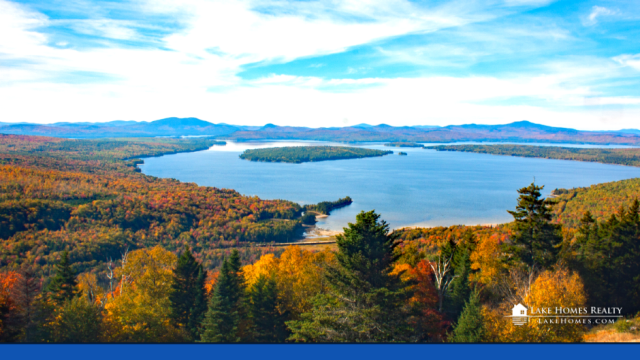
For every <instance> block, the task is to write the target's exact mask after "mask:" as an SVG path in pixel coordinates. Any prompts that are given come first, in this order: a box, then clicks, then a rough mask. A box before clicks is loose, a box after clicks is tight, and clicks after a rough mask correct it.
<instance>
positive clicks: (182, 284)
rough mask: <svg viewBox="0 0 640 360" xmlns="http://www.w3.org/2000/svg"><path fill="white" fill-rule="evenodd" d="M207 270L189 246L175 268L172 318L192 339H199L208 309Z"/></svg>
mask: <svg viewBox="0 0 640 360" xmlns="http://www.w3.org/2000/svg"><path fill="white" fill-rule="evenodd" d="M205 277H206V275H205V271H204V270H203V268H202V265H201V264H200V263H198V262H197V261H196V259H195V258H194V257H193V255H192V254H191V251H190V250H189V248H187V249H186V251H185V252H183V253H182V255H181V256H180V258H179V259H178V264H177V265H176V268H175V269H174V270H173V281H172V283H171V294H170V295H169V301H170V302H171V320H172V322H173V324H174V325H175V326H176V327H178V328H183V329H186V330H187V332H188V333H189V336H190V338H191V339H197V337H198V334H199V324H200V323H201V322H202V319H203V317H204V313H205V311H206V310H207V307H206V301H205V289H204V283H205Z"/></svg>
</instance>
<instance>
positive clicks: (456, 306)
mask: <svg viewBox="0 0 640 360" xmlns="http://www.w3.org/2000/svg"><path fill="white" fill-rule="evenodd" d="M475 246H476V239H475V235H474V234H473V233H472V232H467V233H465V235H464V237H463V238H462V239H461V240H460V242H459V243H458V244H457V246H456V248H455V252H454V254H453V260H452V264H453V274H454V276H455V278H454V279H453V281H451V285H450V286H449V294H448V297H449V298H450V299H449V301H448V303H447V307H446V312H447V313H448V315H449V316H450V318H451V319H453V320H456V319H457V318H458V316H460V314H461V313H462V309H463V308H464V305H465V302H466V301H467V300H468V299H469V296H470V295H471V286H470V284H469V275H471V273H472V270H471V253H472V252H473V251H474V249H475Z"/></svg>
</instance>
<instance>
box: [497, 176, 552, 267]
mask: <svg viewBox="0 0 640 360" xmlns="http://www.w3.org/2000/svg"><path fill="white" fill-rule="evenodd" d="M542 189H544V186H537V185H536V184H535V183H531V185H529V186H527V187H525V188H522V189H519V190H518V193H520V196H519V197H518V205H517V206H516V210H515V211H508V212H509V214H511V215H512V216H513V218H514V219H515V227H516V234H515V236H513V237H512V239H511V241H512V243H511V244H510V245H508V246H506V250H507V252H508V253H510V254H511V256H512V260H516V261H519V262H520V263H522V264H524V265H525V266H526V268H527V269H528V270H529V271H532V270H533V269H535V268H547V267H549V266H551V265H553V264H554V263H555V261H556V257H557V255H558V252H559V246H560V245H561V243H562V234H561V226H560V225H557V224H552V223H551V218H552V213H551V206H552V205H553V202H551V201H549V200H547V199H545V198H541V193H540V190H542Z"/></svg>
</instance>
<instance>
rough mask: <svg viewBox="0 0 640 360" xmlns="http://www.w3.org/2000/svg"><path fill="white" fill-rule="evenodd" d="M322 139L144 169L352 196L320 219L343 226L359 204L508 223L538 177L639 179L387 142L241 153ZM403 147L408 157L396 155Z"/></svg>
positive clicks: (175, 159)
mask: <svg viewBox="0 0 640 360" xmlns="http://www.w3.org/2000/svg"><path fill="white" fill-rule="evenodd" d="M318 144H322V145H332V143H327V142H311V141H304V142H302V141H301V142H285V141H277V142H275V141H274V142H241V143H235V142H227V146H214V147H212V148H211V149H209V150H206V151H200V152H194V153H183V154H173V155H166V156H161V157H156V158H148V159H145V160H144V162H145V163H144V164H143V165H141V166H140V168H141V169H142V172H143V173H144V174H147V175H153V176H157V177H163V178H174V179H178V180H180V181H184V182H195V183H197V184H199V185H205V186H215V187H218V188H229V189H235V190H237V191H238V192H240V193H241V194H244V195H257V196H259V197H260V198H263V199H286V200H291V201H294V202H297V203H300V204H302V205H304V204H312V203H318V202H320V201H326V200H330V201H333V200H337V199H338V198H342V197H345V196H347V195H348V196H351V198H353V201H354V202H353V204H351V205H350V206H348V207H345V208H342V209H339V210H334V211H333V212H332V213H331V216H329V217H327V218H325V219H322V220H321V221H320V222H319V223H318V226H319V227H321V228H324V229H328V230H342V228H343V227H344V226H346V225H347V223H349V222H354V221H355V216H356V214H357V213H359V212H360V211H361V210H367V211H368V210H376V211H377V212H378V213H380V214H382V218H383V219H385V220H386V221H387V222H388V223H389V224H390V225H391V227H392V228H400V227H405V226H438V225H455V224H466V225H475V224H495V223H503V222H508V221H511V219H512V218H511V216H510V215H509V214H508V213H507V212H506V210H507V209H509V210H511V209H513V208H514V207H515V205H516V199H517V198H518V193H517V191H516V190H517V189H519V188H521V187H524V186H527V185H529V184H530V183H531V182H532V181H533V179H534V177H535V181H536V183H537V184H542V185H545V190H544V192H543V194H544V195H545V196H546V195H548V194H549V192H551V190H553V189H555V188H572V187H580V186H589V185H593V184H598V183H603V182H609V181H616V180H622V179H628V178H633V177H640V168H635V167H628V166H618V165H605V164H597V163H586V162H577V161H565V160H547V159H532V158H517V157H510V156H495V155H487V154H473V153H462V152H449V151H444V152H436V151H434V150H424V149H419V148H389V147H384V146H383V145H382V144H366V145H357V146H362V147H366V148H370V149H380V150H393V151H394V155H387V156H383V157H378V158H366V159H353V160H335V161H322V162H316V163H303V164H286V163H262V162H251V161H247V160H241V159H240V158H239V157H238V155H240V154H241V153H242V152H243V151H244V150H246V149H255V148H264V147H276V146H308V145H318ZM334 145H335V144H334ZM339 145H343V146H344V144H339ZM430 145H433V144H430ZM529 145H548V144H529ZM348 146H354V145H348ZM563 146H574V147H592V146H587V145H563ZM398 151H404V152H406V153H408V154H409V155H408V156H398V155H396V154H397V152H398Z"/></svg>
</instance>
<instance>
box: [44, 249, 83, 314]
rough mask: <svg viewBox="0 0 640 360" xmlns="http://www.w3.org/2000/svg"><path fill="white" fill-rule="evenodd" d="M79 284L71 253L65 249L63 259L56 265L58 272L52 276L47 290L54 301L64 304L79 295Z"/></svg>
mask: <svg viewBox="0 0 640 360" xmlns="http://www.w3.org/2000/svg"><path fill="white" fill-rule="evenodd" d="M77 286H78V280H77V279H76V273H75V271H73V269H71V264H70V263H69V253H68V252H67V251H65V252H63V253H62V259H61V260H60V262H59V263H58V264H57V265H56V274H55V276H54V277H53V278H51V282H50V283H49V286H48V287H47V292H48V294H49V297H50V298H51V299H52V300H53V301H54V302H56V303H58V304H62V303H64V302H65V301H66V300H71V299H73V298H74V297H76V296H77V295H78V293H79V292H78V288H77Z"/></svg>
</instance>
